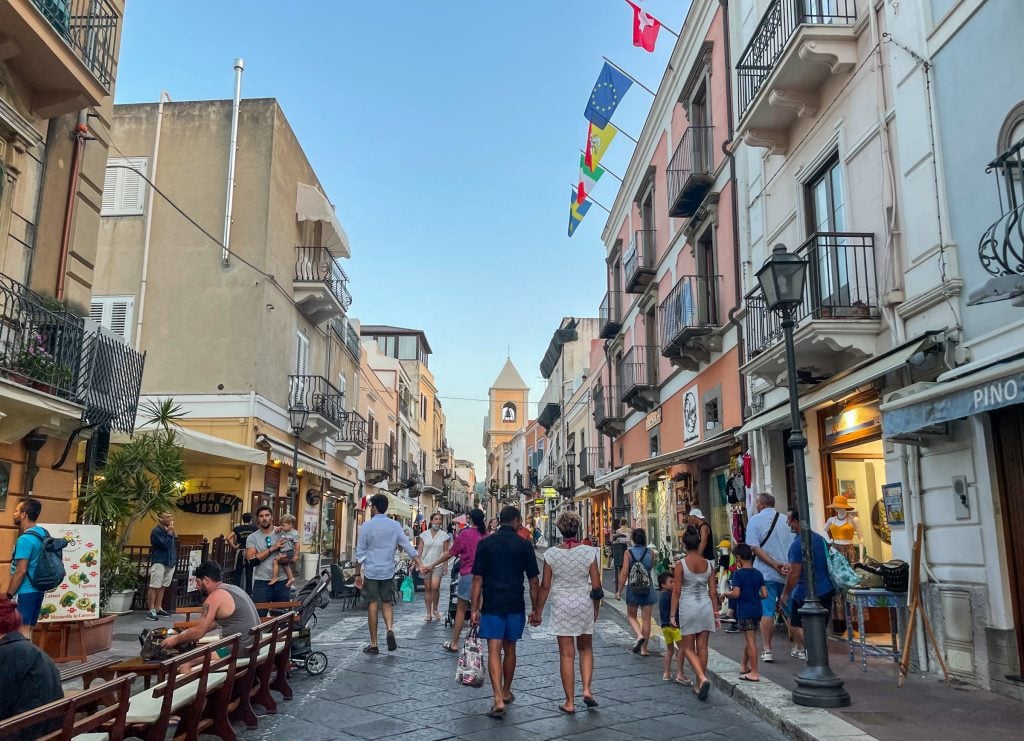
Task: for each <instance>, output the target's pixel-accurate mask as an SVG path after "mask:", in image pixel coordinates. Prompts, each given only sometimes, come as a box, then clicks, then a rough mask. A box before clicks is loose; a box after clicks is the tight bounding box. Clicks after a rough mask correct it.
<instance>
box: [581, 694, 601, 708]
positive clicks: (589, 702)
mask: <svg viewBox="0 0 1024 741" xmlns="http://www.w3.org/2000/svg"><path fill="white" fill-rule="evenodd" d="M583 704H584V705H586V706H587V707H588V708H596V707H597V705H598V703H597V700H595V699H594V698H593V697H587V696H586V695H584V696H583Z"/></svg>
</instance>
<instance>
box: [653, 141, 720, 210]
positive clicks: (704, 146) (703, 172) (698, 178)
mask: <svg viewBox="0 0 1024 741" xmlns="http://www.w3.org/2000/svg"><path fill="white" fill-rule="evenodd" d="M714 132H715V128H714V127H713V126H691V127H689V128H688V129H687V130H686V131H685V132H684V133H683V138H682V139H680V140H679V146H678V147H676V151H675V154H673V155H672V159H671V160H669V163H668V169H667V170H666V173H665V174H666V175H667V177H668V215H669V216H683V217H690V216H693V214H694V213H696V211H697V207H698V206H699V205H700V203H701V201H703V200H704V197H705V196H706V195H707V194H708V191H709V190H710V189H711V184H712V183H713V182H714V176H713V175H712V173H713V172H714V171H715V165H714V147H713V142H714Z"/></svg>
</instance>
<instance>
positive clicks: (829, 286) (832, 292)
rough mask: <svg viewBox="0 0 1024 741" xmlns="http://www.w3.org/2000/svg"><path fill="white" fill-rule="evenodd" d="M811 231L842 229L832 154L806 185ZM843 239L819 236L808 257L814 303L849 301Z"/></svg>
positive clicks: (838, 174) (839, 174) (838, 176)
mask: <svg viewBox="0 0 1024 741" xmlns="http://www.w3.org/2000/svg"><path fill="white" fill-rule="evenodd" d="M807 195H808V201H809V203H808V209H807V212H808V216H809V221H810V225H809V226H810V232H811V233H825V234H833V235H834V234H835V233H837V232H844V231H846V203H845V201H844V199H843V170H842V165H841V164H840V162H839V157H838V156H836V157H833V158H832V159H831V160H830V161H829V162H828V163H827V164H826V165H825V166H824V167H822V168H821V170H819V171H818V173H817V174H816V175H815V176H814V177H813V178H812V179H811V181H810V182H809V183H808V185H807ZM845 244H846V240H845V238H843V237H838V236H831V237H822V238H820V239H818V240H817V244H816V245H815V248H814V254H813V255H808V257H809V258H810V259H811V269H810V271H809V272H810V275H809V276H808V281H809V282H810V286H811V288H810V290H811V291H812V293H811V296H812V298H813V299H814V300H815V303H816V304H818V305H838V306H849V305H850V300H851V299H850V276H849V272H850V270H849V265H848V264H847V262H848V254H847V249H846V248H845Z"/></svg>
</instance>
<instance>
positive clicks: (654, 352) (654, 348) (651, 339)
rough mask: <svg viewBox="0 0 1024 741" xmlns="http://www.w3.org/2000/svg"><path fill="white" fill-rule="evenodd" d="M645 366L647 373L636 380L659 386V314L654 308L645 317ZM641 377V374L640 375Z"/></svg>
mask: <svg viewBox="0 0 1024 741" xmlns="http://www.w3.org/2000/svg"><path fill="white" fill-rule="evenodd" d="M644 344H645V345H646V346H647V347H646V348H644V365H645V366H646V373H645V374H644V376H643V377H641V378H637V379H636V380H637V381H638V382H640V383H643V384H647V385H650V386H657V385H658V359H659V358H660V357H661V353H660V352H659V349H658V313H657V311H656V310H655V309H654V308H652V309H651V310H650V311H649V312H647V314H645V315H644ZM638 375H639V374H638Z"/></svg>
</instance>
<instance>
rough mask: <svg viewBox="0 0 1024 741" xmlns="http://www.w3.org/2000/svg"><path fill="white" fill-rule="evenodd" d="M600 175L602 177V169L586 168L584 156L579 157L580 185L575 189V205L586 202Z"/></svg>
mask: <svg viewBox="0 0 1024 741" xmlns="http://www.w3.org/2000/svg"><path fill="white" fill-rule="evenodd" d="M602 175H604V168H603V167H595V168H593V169H591V168H589V167H587V161H586V155H583V154H581V155H580V184H579V186H578V187H577V188H576V203H579V204H582V203H583V202H584V201H585V200H587V195H588V194H589V193H590V191H591V190H593V189H594V186H595V185H597V181H598V180H600V179H601V176H602Z"/></svg>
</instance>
